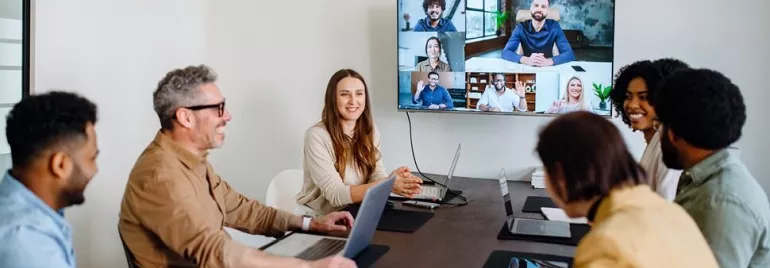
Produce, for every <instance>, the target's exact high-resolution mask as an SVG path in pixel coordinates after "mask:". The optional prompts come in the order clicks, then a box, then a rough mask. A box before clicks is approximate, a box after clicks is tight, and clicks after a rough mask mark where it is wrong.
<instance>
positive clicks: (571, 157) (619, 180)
mask: <svg viewBox="0 0 770 268" xmlns="http://www.w3.org/2000/svg"><path fill="white" fill-rule="evenodd" d="M535 150H536V151H537V153H538V155H539V157H540V160H541V161H542V163H543V167H545V170H546V171H547V172H548V173H549V174H555V173H556V172H557V171H559V170H558V169H557V164H558V167H560V168H561V170H560V171H561V172H562V174H563V175H564V178H563V179H564V182H563V183H564V184H565V186H566V187H565V189H564V190H565V191H566V193H565V192H563V191H562V189H561V188H560V187H556V188H555V189H554V192H555V193H556V194H557V195H559V196H561V197H562V198H564V201H565V202H574V201H586V200H590V199H592V198H594V197H597V196H607V195H608V194H609V193H610V191H612V190H613V189H615V188H618V187H622V186H625V185H640V184H646V183H647V176H646V173H645V171H644V169H643V168H642V167H641V166H640V165H639V163H637V162H636V159H635V158H634V157H633V156H632V155H631V153H630V152H629V151H628V148H627V147H626V144H625V141H624V140H623V136H621V135H620V131H618V128H617V127H615V125H614V124H612V122H610V121H609V120H607V119H605V118H603V117H602V116H600V115H597V114H594V113H591V112H586V111H579V112H570V113H567V114H564V115H562V116H559V117H557V118H556V119H554V120H553V121H551V123H549V124H548V125H547V126H546V127H545V128H544V129H543V130H542V131H540V134H539V139H538V142H537V147H536V149H535ZM549 182H550V183H551V185H560V184H559V183H560V181H556V178H555V177H554V176H549Z"/></svg>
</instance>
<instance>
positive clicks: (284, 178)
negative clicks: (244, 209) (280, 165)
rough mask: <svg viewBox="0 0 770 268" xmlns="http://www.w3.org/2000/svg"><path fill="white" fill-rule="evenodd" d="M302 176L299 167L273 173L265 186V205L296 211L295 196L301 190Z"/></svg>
mask: <svg viewBox="0 0 770 268" xmlns="http://www.w3.org/2000/svg"><path fill="white" fill-rule="evenodd" d="M303 176H304V175H303V173H302V170H301V169H287V170H284V171H281V172H280V173H278V175H275V177H273V180H272V181H270V185H268V186H267V195H266V196H265V205H268V206H271V207H274V208H277V209H280V210H285V211H288V212H295V213H296V212H298V207H299V205H298V204H297V200H296V196H297V194H298V193H299V192H300V191H302V184H303V180H304V177H303Z"/></svg>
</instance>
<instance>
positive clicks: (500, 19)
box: [494, 10, 511, 36]
mask: <svg viewBox="0 0 770 268" xmlns="http://www.w3.org/2000/svg"><path fill="white" fill-rule="evenodd" d="M510 14H511V12H510V11H505V12H500V11H499V10H498V11H495V13H494V15H495V22H496V23H497V31H496V32H495V34H497V36H500V35H502V34H503V26H504V25H505V22H506V21H507V20H508V16H509V15H510Z"/></svg>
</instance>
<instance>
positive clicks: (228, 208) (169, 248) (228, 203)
mask: <svg viewBox="0 0 770 268" xmlns="http://www.w3.org/2000/svg"><path fill="white" fill-rule="evenodd" d="M216 79H217V77H216V74H214V72H213V71H212V70H211V69H209V68H208V67H207V66H205V65H201V66H189V67H187V68H184V69H177V70H173V71H171V72H169V73H168V74H167V75H166V77H165V78H163V79H162V80H161V81H160V83H158V88H157V89H156V91H155V93H154V94H153V100H154V107H155V112H156V113H157V114H158V118H159V119H160V125H161V129H160V130H159V131H158V133H157V135H156V136H155V139H154V140H153V141H152V142H151V143H150V144H149V145H148V146H147V148H146V149H145V150H144V152H142V154H141V155H140V156H139V159H138V160H137V161H136V164H135V165H134V168H133V169H132V171H131V174H130V175H129V179H128V183H127V185H126V190H125V193H124V195H123V201H122V204H121V208H120V221H119V223H118V229H119V231H120V235H121V239H122V240H123V242H124V244H125V246H126V247H127V248H128V250H129V251H130V253H131V255H133V259H134V260H133V262H134V264H136V265H138V266H139V267H196V266H197V267H355V263H353V262H352V261H351V260H349V259H345V258H343V257H340V256H335V257H329V258H325V259H322V260H319V261H315V262H307V261H303V260H299V259H294V258H288V257H280V256H274V255H270V254H268V253H265V252H261V251H259V250H256V249H253V248H250V247H247V246H245V245H242V244H240V243H238V242H236V241H234V240H233V239H232V238H231V237H230V236H229V235H228V234H227V232H225V230H224V229H223V228H224V227H231V228H235V229H238V230H241V231H245V232H248V233H251V234H263V235H268V236H280V235H283V234H284V233H285V232H286V231H289V230H300V229H301V230H304V231H312V232H320V233H325V232H333V231H347V230H348V229H349V228H351V227H352V224H353V217H352V216H351V215H350V213H348V212H334V213H330V214H328V215H326V216H323V217H317V218H310V217H307V216H305V217H300V216H296V215H293V214H291V213H289V212H285V211H280V210H277V209H274V208H271V207H267V206H264V205H262V204H260V203H259V202H257V201H255V200H251V199H249V198H246V197H245V196H243V195H241V194H240V193H238V192H236V191H235V190H233V189H232V188H231V187H230V185H229V184H228V183H227V182H226V181H224V180H222V179H221V178H220V177H219V175H217V173H216V172H214V169H213V167H212V166H211V164H210V163H209V162H208V160H207V159H206V156H207V154H208V150H210V149H214V148H219V147H221V146H222V144H223V142H224V138H225V127H226V125H227V122H229V121H230V120H231V119H232V116H231V115H230V113H229V112H228V111H227V109H225V98H224V96H222V93H221V92H220V91H219V88H218V87H217V86H216V84H215V82H216Z"/></svg>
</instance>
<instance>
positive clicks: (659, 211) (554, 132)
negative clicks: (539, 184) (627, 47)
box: [536, 111, 718, 267]
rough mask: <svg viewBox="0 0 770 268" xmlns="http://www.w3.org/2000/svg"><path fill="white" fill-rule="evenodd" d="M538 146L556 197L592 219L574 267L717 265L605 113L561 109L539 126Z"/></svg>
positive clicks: (573, 214) (681, 211)
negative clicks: (651, 184)
mask: <svg viewBox="0 0 770 268" xmlns="http://www.w3.org/2000/svg"><path fill="white" fill-rule="evenodd" d="M536 151H537V154H538V156H539V157H540V160H541V161H542V163H543V166H544V170H545V186H546V192H547V193H548V195H549V196H550V197H551V199H553V201H554V204H556V205H557V206H558V207H560V208H561V209H563V210H564V212H565V213H566V214H567V216H569V217H571V218H580V217H586V218H587V219H588V221H589V222H591V223H592V227H591V231H589V232H588V234H586V235H585V237H583V238H582V239H581V240H580V243H579V244H578V246H577V249H576V250H575V257H574V262H573V265H574V267H718V266H717V263H716V259H715V258H714V255H713V253H712V251H711V248H710V247H709V246H708V244H707V243H706V239H705V238H704V237H703V234H701V232H700V229H698V226H697V225H696V224H695V222H694V221H693V220H692V218H691V217H690V215H689V214H687V212H686V211H685V210H684V209H682V208H681V207H680V206H679V205H677V204H675V203H672V202H669V201H667V200H665V199H663V198H661V197H660V195H658V194H656V193H655V192H653V191H652V190H651V189H650V187H649V186H648V185H647V179H646V178H647V177H646V175H645V172H644V170H643V169H642V167H641V166H639V164H637V163H636V160H635V159H634V157H633V156H632V155H631V153H630V152H629V151H628V149H627V148H626V145H625V141H624V140H623V137H622V136H621V135H620V131H618V129H617V128H616V127H615V125H614V124H612V123H611V122H610V121H609V120H607V119H605V118H603V117H602V116H600V115H597V114H594V113H591V112H585V111H581V112H573V113H569V114H566V115H562V116H560V117H558V118H556V119H555V120H553V121H552V122H551V123H549V124H548V125H547V126H546V127H545V128H544V129H543V130H542V131H541V132H540V134H539V140H538V143H537V146H536Z"/></svg>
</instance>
